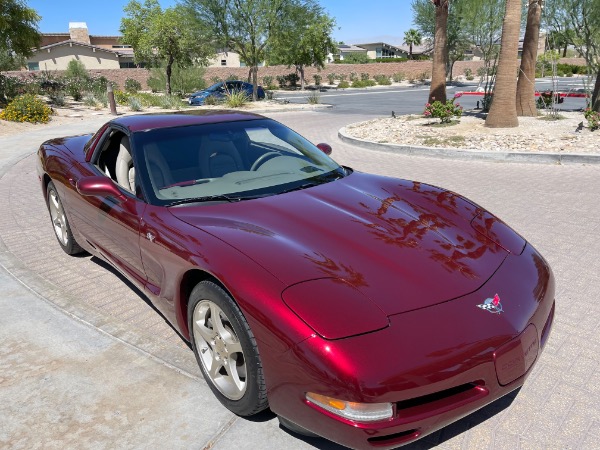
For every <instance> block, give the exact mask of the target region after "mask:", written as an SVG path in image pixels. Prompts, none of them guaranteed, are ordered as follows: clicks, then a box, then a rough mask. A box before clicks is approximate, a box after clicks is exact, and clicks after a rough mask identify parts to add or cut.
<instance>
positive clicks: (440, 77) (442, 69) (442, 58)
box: [429, 0, 449, 103]
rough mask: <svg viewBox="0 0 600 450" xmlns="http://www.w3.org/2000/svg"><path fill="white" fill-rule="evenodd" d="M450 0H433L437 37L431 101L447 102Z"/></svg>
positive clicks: (434, 51)
mask: <svg viewBox="0 0 600 450" xmlns="http://www.w3.org/2000/svg"><path fill="white" fill-rule="evenodd" d="M448 1H449V0H433V4H434V5H435V38H434V41H433V67H432V70H431V87H430V88H429V103H433V102H434V101H436V100H438V101H440V102H442V103H446V61H447V60H448V45H447V41H448Z"/></svg>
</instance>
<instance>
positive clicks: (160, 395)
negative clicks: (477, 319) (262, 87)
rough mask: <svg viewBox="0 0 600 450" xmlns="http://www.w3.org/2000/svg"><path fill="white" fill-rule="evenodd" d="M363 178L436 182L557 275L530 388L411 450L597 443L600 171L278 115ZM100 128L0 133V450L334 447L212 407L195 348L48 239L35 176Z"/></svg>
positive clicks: (343, 118)
mask: <svg viewBox="0 0 600 450" xmlns="http://www.w3.org/2000/svg"><path fill="white" fill-rule="evenodd" d="M271 116H272V117H274V118H275V119H277V120H279V121H281V122H283V123H285V124H287V125H289V126H291V127H293V128H294V129H296V130H298V131H299V132H300V133H302V134H303V135H305V136H306V137H307V138H309V139H310V140H312V141H313V142H315V143H318V142H328V143H330V144H332V146H333V148H334V152H333V156H334V158H335V159H336V160H337V161H338V162H340V163H342V164H344V165H348V166H351V167H353V168H355V169H357V170H363V171H369V172H374V173H379V174H383V175H389V176H395V177H403V178H411V179H416V180H420V181H423V182H428V183H432V184H436V185H441V186H444V187H447V188H449V189H452V190H455V191H457V192H460V193H462V194H464V195H466V196H468V197H470V198H471V199H472V200H474V201H475V202H477V203H479V204H480V205H482V206H484V207H486V208H488V209H490V210H491V211H492V212H494V213H496V214H498V215H499V216H500V217H501V218H503V219H504V220H505V221H507V222H508V223H509V224H510V225H512V226H513V227H514V228H515V229H516V230H517V231H519V232H520V233H521V234H523V235H524V236H525V237H526V238H527V239H528V240H529V241H530V242H531V243H532V244H533V245H534V246H535V247H537V248H538V249H539V250H540V251H541V252H542V254H543V255H544V256H545V257H546V259H548V261H549V262H550V264H551V266H552V267H553V269H554V272H555V275H556V279H557V310H556V319H555V325H554V330H553V333H552V335H551V337H550V340H549V341H548V344H547V347H546V350H545V352H544V354H543V355H542V357H541V360H540V361H539V362H538V364H537V365H536V367H535V369H534V372H533V373H532V375H531V376H530V377H529V379H528V380H527V382H526V384H525V386H524V387H523V388H522V389H521V390H520V392H519V393H518V394H517V395H516V396H513V397H510V398H504V399H501V400H500V401H498V402H495V403H493V404H491V405H489V406H488V407H486V408H484V409H482V410H480V411H479V412H477V413H475V414H472V415H471V416H468V417H466V418H465V419H463V420H461V421H459V422H457V423H455V424H453V425H451V426H449V427H447V428H445V429H443V430H441V431H440V432H438V433H435V434H433V435H431V436H428V437H426V438H425V439H423V440H421V441H419V442H418V443H416V444H413V445H412V446H408V447H406V448H408V449H413V450H414V449H420V448H431V447H435V446H439V448H465V449H475V448H494V449H517V448H522V449H551V448H556V449H559V448H560V449H564V448H582V449H591V448H600V431H599V430H600V365H599V363H598V355H599V354H600V302H598V301H597V300H595V296H596V295H597V294H598V289H599V287H600V263H599V262H598V255H600V240H599V239H598V234H600V208H599V205H600V197H599V192H600V166H589V167H587V166H583V165H573V166H549V165H531V164H529V165H525V164H499V163H482V162H465V161H451V160H436V159H430V158H416V157H406V156H398V155H394V154H391V153H384V152H377V151H368V150H363V149H359V148H356V147H353V146H351V145H348V144H344V143H342V142H341V141H339V140H338V138H337V131H338V129H339V128H341V127H342V126H344V125H347V124H349V123H351V122H355V121H357V120H361V119H366V118H367V117H366V116H359V115H355V114H353V115H344V114H336V115H332V114H327V113H323V112H300V113H297V112H296V113H274V114H271ZM104 120H106V119H102V118H98V119H97V120H96V119H95V120H94V121H90V122H82V123H79V124H75V125H70V126H64V127H59V128H57V127H55V128H45V129H43V130H40V131H36V132H33V133H28V134H27V135H21V136H15V137H10V138H0V167H1V169H0V175H1V178H0V211H1V212H2V214H1V215H0V264H1V265H2V267H3V268H4V269H3V270H0V288H1V289H2V292H3V295H2V296H1V297H0V307H1V308H2V314H0V339H1V342H2V344H1V345H0V417H1V418H2V420H0V447H7V448H59V447H61V448H65V447H66V448H155V447H165V448H198V449H200V448H216V449H226V450H229V449H232V450H233V449H246V448H247V449H256V448H261V449H282V448H294V449H296V448H297V449H303V448H322V449H334V448H339V446H336V445H335V444H331V443H329V442H326V441H324V440H320V439H301V438H299V437H298V436H295V435H293V434H290V433H288V432H286V431H284V430H282V429H280V428H279V426H278V423H277V419H276V418H275V417H274V416H273V415H272V414H271V413H269V412H266V413H264V414H262V415H260V416H259V417H258V418H256V419H254V420H246V419H241V418H237V417H236V416H234V415H233V414H231V413H229V412H228V411H227V410H226V409H225V408H223V407H222V406H221V405H220V404H219V403H218V402H217V401H216V400H215V399H214V397H213V396H212V394H211V393H210V390H209V389H208V387H207V385H206V384H205V383H204V381H203V380H202V379H201V377H200V372H199V369H198V368H197V367H196V363H195V360H194V357H193V354H192V352H191V350H189V348H188V347H187V346H186V344H185V343H184V342H183V341H182V340H181V338H180V337H179V336H178V335H177V334H176V333H175V332H174V331H173V330H172V329H171V328H170V327H169V326H168V325H167V324H166V322H165V321H164V320H163V319H162V318H161V317H160V316H159V315H158V314H157V313H156V312H155V311H153V310H152V308H151V307H150V306H149V305H148V304H147V303H146V301H145V299H144V298H143V296H142V295H141V294H139V293H138V292H136V291H135V289H133V288H131V287H130V286H129V285H128V284H127V283H126V282H124V281H123V280H122V279H121V278H120V277H119V276H118V275H117V274H116V273H115V272H114V271H112V270H111V269H110V268H109V267H106V265H105V264H103V263H102V262H100V261H98V260H96V259H95V258H90V257H79V258H71V257H68V256H67V255H65V254H64V253H63V252H62V251H61V250H60V248H59V246H58V244H57V243H56V241H55V238H54V236H53V232H52V229H51V226H50V221H49V219H48V217H47V212H46V210H45V206H44V202H43V197H42V194H41V192H40V189H39V186H38V183H37V179H36V176H35V159H34V158H35V155H34V152H35V150H37V147H38V146H39V144H40V143H41V142H42V141H43V140H44V139H47V138H50V137H56V136H61V135H66V134H75V133H81V132H88V131H94V130H95V129H96V128H97V127H98V126H99V125H100V124H101V123H102V122H103V121H104Z"/></svg>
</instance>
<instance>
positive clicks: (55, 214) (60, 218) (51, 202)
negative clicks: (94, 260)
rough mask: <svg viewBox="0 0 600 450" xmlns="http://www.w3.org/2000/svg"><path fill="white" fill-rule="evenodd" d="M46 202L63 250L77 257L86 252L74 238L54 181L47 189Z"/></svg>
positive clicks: (55, 233)
mask: <svg viewBox="0 0 600 450" xmlns="http://www.w3.org/2000/svg"><path fill="white" fill-rule="evenodd" d="M46 200H47V202H48V211H49V212H50V220H51V221H52V227H53V228H54V235H55V236H56V239H57V240H58V243H59V244H60V246H61V248H62V249H63V250H64V251H65V253H66V254H67V255H76V254H78V253H82V252H83V251H84V250H83V249H82V248H81V247H80V246H79V244H78V243H77V241H76V240H75V238H74V237H73V233H72V232H71V227H70V226H69V221H68V220H67V216H66V214H65V209H64V207H63V205H62V201H61V200H60V197H59V195H58V192H57V191H56V186H54V183H53V182H52V181H51V182H50V183H48V187H47V188H46Z"/></svg>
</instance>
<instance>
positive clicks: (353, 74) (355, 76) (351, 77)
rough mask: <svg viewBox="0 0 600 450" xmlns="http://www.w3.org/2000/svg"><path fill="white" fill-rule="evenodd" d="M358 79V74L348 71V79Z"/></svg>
mask: <svg viewBox="0 0 600 450" xmlns="http://www.w3.org/2000/svg"><path fill="white" fill-rule="evenodd" d="M356 80H358V74H357V73H356V72H350V81H356Z"/></svg>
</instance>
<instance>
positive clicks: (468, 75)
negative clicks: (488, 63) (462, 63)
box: [465, 67, 475, 81]
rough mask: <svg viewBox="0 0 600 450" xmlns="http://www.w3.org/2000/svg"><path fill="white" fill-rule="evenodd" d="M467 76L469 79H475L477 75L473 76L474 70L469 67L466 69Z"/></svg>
mask: <svg viewBox="0 0 600 450" xmlns="http://www.w3.org/2000/svg"><path fill="white" fill-rule="evenodd" d="M465 78H466V79H467V80H469V81H470V80H473V79H474V78H475V77H474V76H473V70H472V69H469V68H468V67H467V68H466V69H465Z"/></svg>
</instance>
